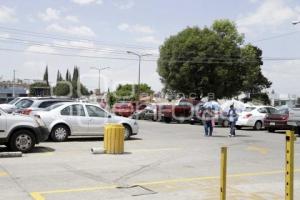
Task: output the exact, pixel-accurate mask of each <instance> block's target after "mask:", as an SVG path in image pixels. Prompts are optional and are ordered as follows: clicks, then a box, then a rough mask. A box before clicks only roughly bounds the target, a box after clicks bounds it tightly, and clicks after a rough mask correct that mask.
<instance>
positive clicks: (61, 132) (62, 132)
mask: <svg viewBox="0 0 300 200" xmlns="http://www.w3.org/2000/svg"><path fill="white" fill-rule="evenodd" d="M69 134H70V130H69V128H68V127H67V126H65V125H57V126H55V127H54V128H53V129H52V131H51V134H50V136H51V139H52V140H53V141H54V142H64V141H66V140H67V139H68V136H69Z"/></svg>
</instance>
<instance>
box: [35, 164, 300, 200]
mask: <svg viewBox="0 0 300 200" xmlns="http://www.w3.org/2000/svg"><path fill="white" fill-rule="evenodd" d="M294 171H295V172H300V168H299V169H295V170H294ZM275 174H284V171H283V170H276V171H263V172H250V173H240V174H231V175H228V177H229V178H238V177H253V176H268V175H275ZM218 179H220V177H219V176H204V177H194V178H179V179H167V180H161V181H152V182H141V183H136V184H133V185H140V186H151V185H152V186H154V185H171V184H177V183H188V182H195V181H205V180H218ZM117 187H118V186H117V185H104V186H98V187H86V188H75V189H61V190H60V189H59V190H50V191H42V192H32V193H30V195H31V197H32V199H33V200H46V197H45V195H49V194H62V193H75V192H91V191H98V190H112V189H117Z"/></svg>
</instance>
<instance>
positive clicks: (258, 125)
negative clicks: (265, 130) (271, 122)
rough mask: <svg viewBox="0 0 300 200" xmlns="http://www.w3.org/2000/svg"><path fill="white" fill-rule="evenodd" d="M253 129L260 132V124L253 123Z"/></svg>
mask: <svg viewBox="0 0 300 200" xmlns="http://www.w3.org/2000/svg"><path fill="white" fill-rule="evenodd" d="M253 129H254V130H261V129H262V123H261V122H260V121H257V122H255V124H254V127H253Z"/></svg>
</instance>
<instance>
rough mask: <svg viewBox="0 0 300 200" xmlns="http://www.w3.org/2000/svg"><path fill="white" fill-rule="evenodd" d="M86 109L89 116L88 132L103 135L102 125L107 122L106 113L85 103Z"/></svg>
mask: <svg viewBox="0 0 300 200" xmlns="http://www.w3.org/2000/svg"><path fill="white" fill-rule="evenodd" d="M86 110H87V113H88V116H89V130H88V132H89V134H91V135H103V134H104V125H105V124H106V123H108V122H109V118H108V113H107V112H105V111H104V110H103V109H101V108H99V107H97V106H93V105H86Z"/></svg>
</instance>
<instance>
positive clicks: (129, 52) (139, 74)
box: [127, 51, 152, 101]
mask: <svg viewBox="0 0 300 200" xmlns="http://www.w3.org/2000/svg"><path fill="white" fill-rule="evenodd" d="M127 53H128V54H132V55H135V56H137V57H138V58H139V72H138V85H137V96H138V101H140V84H141V61H142V57H145V56H151V55H152V54H149V53H147V54H140V53H136V52H133V51H127Z"/></svg>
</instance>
